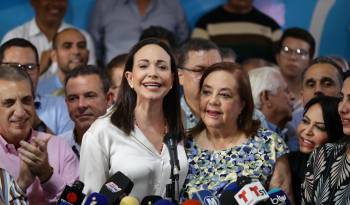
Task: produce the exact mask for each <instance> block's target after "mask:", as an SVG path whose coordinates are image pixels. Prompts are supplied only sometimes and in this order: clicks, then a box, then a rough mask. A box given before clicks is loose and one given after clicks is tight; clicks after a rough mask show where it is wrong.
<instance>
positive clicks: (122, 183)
mask: <svg viewBox="0 0 350 205" xmlns="http://www.w3.org/2000/svg"><path fill="white" fill-rule="evenodd" d="M133 187H134V183H133V182H132V181H131V180H130V179H129V178H128V177H127V176H125V175H124V174H123V173H121V172H120V171H118V172H117V173H115V174H114V175H113V176H112V177H111V178H109V179H108V180H107V181H106V183H105V184H104V185H103V186H102V188H101V190H100V194H102V195H104V196H105V197H106V198H107V199H108V204H111V205H112V204H113V205H114V204H119V202H120V200H121V199H122V198H123V197H124V196H127V195H128V194H130V192H131V190H132V188H133Z"/></svg>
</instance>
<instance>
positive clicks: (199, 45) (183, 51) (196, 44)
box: [176, 38, 220, 68]
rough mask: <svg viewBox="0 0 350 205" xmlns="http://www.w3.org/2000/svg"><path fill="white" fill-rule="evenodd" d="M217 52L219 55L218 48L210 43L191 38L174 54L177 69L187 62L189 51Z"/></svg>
mask: <svg viewBox="0 0 350 205" xmlns="http://www.w3.org/2000/svg"><path fill="white" fill-rule="evenodd" d="M209 50H217V51H218V52H219V53H220V49H219V47H218V46H217V45H216V44H215V43H214V42H212V41H210V40H206V39H200V38H192V39H190V40H189V41H187V42H186V43H184V44H183V45H182V46H181V47H180V48H179V49H178V50H177V52H176V56H177V64H178V67H180V68H181V67H183V66H184V65H185V64H186V62H187V60H188V53H189V52H190V51H209Z"/></svg>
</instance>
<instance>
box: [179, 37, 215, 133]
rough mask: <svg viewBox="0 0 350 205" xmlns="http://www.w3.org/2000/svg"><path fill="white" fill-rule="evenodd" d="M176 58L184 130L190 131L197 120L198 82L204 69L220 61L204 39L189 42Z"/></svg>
mask: <svg viewBox="0 0 350 205" xmlns="http://www.w3.org/2000/svg"><path fill="white" fill-rule="evenodd" d="M177 56H178V68H179V72H178V73H179V81H180V84H181V85H182V88H183V96H182V97H181V108H182V110H183V117H184V120H183V122H184V128H185V129H190V128H192V127H194V126H195V125H196V124H197V123H198V120H199V80H200V79H201V77H202V74H203V72H204V70H205V69H206V68H208V67H209V66H210V65H212V64H214V63H218V62H221V60H222V59H221V55H220V50H219V48H218V47H217V46H216V44H215V43H213V42H212V41H209V40H204V39H191V40H189V41H188V42H187V43H186V44H184V45H183V46H182V47H181V48H180V49H179V51H178V55H177Z"/></svg>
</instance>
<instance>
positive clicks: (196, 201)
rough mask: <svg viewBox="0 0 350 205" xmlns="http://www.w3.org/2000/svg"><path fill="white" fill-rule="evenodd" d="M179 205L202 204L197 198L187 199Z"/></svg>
mask: <svg viewBox="0 0 350 205" xmlns="http://www.w3.org/2000/svg"><path fill="white" fill-rule="evenodd" d="M181 205H202V204H201V202H199V201H198V200H194V199H189V200H186V201H184V202H183V203H182V204H181Z"/></svg>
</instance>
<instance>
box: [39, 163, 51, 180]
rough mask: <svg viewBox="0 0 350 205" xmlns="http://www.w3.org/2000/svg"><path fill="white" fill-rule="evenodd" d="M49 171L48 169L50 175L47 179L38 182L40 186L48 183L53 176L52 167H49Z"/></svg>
mask: <svg viewBox="0 0 350 205" xmlns="http://www.w3.org/2000/svg"><path fill="white" fill-rule="evenodd" d="M49 169H50V174H49V175H48V177H47V179H45V180H40V183H41V184H44V183H46V182H47V181H49V180H50V178H51V176H52V175H53V167H51V166H50V167H49Z"/></svg>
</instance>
